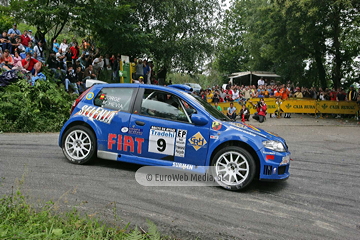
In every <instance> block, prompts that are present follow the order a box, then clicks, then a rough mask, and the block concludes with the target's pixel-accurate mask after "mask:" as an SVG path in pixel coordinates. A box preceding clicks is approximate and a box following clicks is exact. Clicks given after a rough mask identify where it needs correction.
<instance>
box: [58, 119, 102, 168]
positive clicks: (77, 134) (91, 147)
mask: <svg viewBox="0 0 360 240" xmlns="http://www.w3.org/2000/svg"><path fill="white" fill-rule="evenodd" d="M62 150H63V152H64V155H65V157H66V158H67V160H68V161H69V162H71V163H75V164H85V163H89V162H91V161H92V160H94V159H95V158H96V137H95V134H94V133H93V132H92V131H91V130H90V129H89V128H87V127H85V126H81V125H79V126H73V127H71V128H69V129H68V130H67V131H66V132H65V134H64V136H63V139H62Z"/></svg>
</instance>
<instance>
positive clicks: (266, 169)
mask: <svg viewBox="0 0 360 240" xmlns="http://www.w3.org/2000/svg"><path fill="white" fill-rule="evenodd" d="M272 169H273V168H272V166H269V165H265V166H264V175H271V173H272Z"/></svg>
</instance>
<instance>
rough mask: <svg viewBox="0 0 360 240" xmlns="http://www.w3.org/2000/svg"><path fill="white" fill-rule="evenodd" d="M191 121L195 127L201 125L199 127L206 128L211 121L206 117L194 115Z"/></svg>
mask: <svg viewBox="0 0 360 240" xmlns="http://www.w3.org/2000/svg"><path fill="white" fill-rule="evenodd" d="M191 121H192V122H193V123H194V124H195V125H199V126H204V125H206V124H208V122H209V120H208V119H207V118H206V117H204V116H203V115H199V114H196V113H194V114H192V115H191Z"/></svg>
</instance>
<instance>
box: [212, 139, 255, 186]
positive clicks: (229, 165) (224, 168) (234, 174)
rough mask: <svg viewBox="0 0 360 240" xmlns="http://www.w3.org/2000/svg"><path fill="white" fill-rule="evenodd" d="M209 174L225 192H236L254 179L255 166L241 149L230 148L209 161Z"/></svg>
mask: <svg viewBox="0 0 360 240" xmlns="http://www.w3.org/2000/svg"><path fill="white" fill-rule="evenodd" d="M211 166H212V167H211V172H212V175H213V176H214V178H215V181H216V182H217V184H219V185H220V186H221V187H223V188H225V189H227V190H233V191H238V190H242V189H244V188H245V187H247V186H248V185H249V184H250V183H251V182H252V180H253V179H254V176H255V172H256V164H255V161H254V158H253V157H252V155H251V154H250V153H249V152H248V151H246V150H245V149H243V148H240V147H237V146H230V147H226V148H224V149H221V150H220V151H219V152H217V153H216V154H215V156H214V158H213V159H212V161H211Z"/></svg>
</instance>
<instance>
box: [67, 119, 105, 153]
mask: <svg viewBox="0 0 360 240" xmlns="http://www.w3.org/2000/svg"><path fill="white" fill-rule="evenodd" d="M79 125H80V126H84V127H87V128H88V129H89V130H91V131H92V132H93V133H94V135H95V137H96V140H97V139H98V135H97V134H96V132H95V131H94V129H93V128H92V127H91V126H90V125H89V124H87V123H85V122H82V121H74V122H72V123H70V124H69V125H68V126H67V127H66V128H65V129H64V131H63V134H65V133H66V132H67V130H69V129H70V128H72V127H73V126H79ZM62 138H64V135H63V136H62ZM62 142H63V139H61V144H62ZM61 147H63V146H62V145H61Z"/></svg>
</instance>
